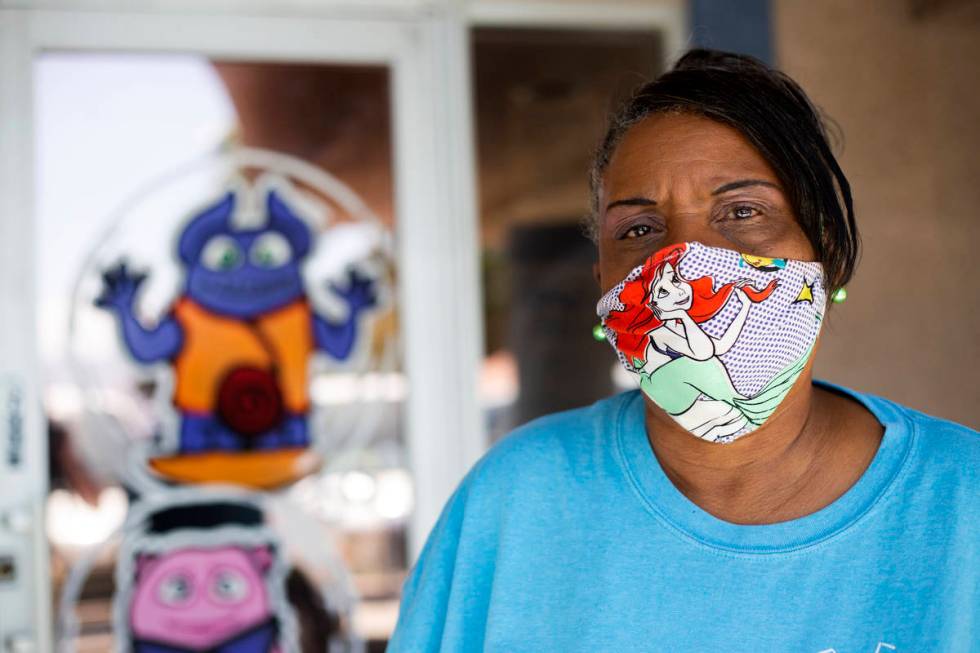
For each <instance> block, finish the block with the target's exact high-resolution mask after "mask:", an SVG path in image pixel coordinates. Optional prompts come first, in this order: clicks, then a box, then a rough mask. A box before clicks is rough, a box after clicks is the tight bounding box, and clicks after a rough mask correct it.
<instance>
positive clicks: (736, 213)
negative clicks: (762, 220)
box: [732, 206, 759, 220]
mask: <svg viewBox="0 0 980 653" xmlns="http://www.w3.org/2000/svg"><path fill="white" fill-rule="evenodd" d="M758 214H759V212H758V211H757V210H756V209H754V208H753V207H751V206H736V207H735V208H733V209H732V217H733V218H735V219H736V220H745V219H746V218H754V217H755V216H756V215H758Z"/></svg>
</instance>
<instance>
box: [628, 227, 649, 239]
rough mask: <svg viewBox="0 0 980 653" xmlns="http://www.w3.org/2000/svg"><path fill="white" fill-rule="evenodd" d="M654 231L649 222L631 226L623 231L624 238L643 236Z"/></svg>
mask: <svg viewBox="0 0 980 653" xmlns="http://www.w3.org/2000/svg"><path fill="white" fill-rule="evenodd" d="M651 231H652V229H651V228H650V225H648V224H638V225H634V226H632V227H630V228H629V229H627V230H626V232H625V233H623V235H622V237H623V238H642V237H643V236H646V235H647V234H649V233H650V232H651Z"/></svg>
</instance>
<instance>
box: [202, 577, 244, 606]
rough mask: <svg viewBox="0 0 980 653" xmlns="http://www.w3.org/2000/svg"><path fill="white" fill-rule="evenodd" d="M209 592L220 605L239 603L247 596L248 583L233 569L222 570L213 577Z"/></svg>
mask: <svg viewBox="0 0 980 653" xmlns="http://www.w3.org/2000/svg"><path fill="white" fill-rule="evenodd" d="M210 590H211V597H212V598H214V600H216V601H218V602H220V603H239V602H241V601H243V600H244V599H245V598H246V597H247V596H248V581H247V580H245V577H244V576H243V575H242V574H241V573H239V572H238V571H235V570H234V569H222V570H220V571H219V572H218V573H216V574H215V575H214V576H213V578H212V581H211V587H210Z"/></svg>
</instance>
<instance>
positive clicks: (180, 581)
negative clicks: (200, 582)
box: [157, 574, 194, 606]
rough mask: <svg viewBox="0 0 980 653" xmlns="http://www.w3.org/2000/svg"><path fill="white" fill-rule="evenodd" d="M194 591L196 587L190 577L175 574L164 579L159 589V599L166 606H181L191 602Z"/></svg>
mask: <svg viewBox="0 0 980 653" xmlns="http://www.w3.org/2000/svg"><path fill="white" fill-rule="evenodd" d="M193 591H194V586H193V583H192V582H191V579H190V577H189V576H186V575H184V574H173V575H172V576H168V577H166V578H164V579H163V582H161V583H160V585H159V586H158V587H157V598H158V599H160V602H161V603H163V604H164V605H173V606H179V605H182V604H184V603H187V602H188V601H190V599H191V594H192V593H193Z"/></svg>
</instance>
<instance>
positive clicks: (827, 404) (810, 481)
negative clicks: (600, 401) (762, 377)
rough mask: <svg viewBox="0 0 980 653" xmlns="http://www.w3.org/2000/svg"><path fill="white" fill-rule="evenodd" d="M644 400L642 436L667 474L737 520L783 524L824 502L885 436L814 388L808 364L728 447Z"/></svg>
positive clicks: (696, 498) (710, 508)
mask: <svg viewBox="0 0 980 653" xmlns="http://www.w3.org/2000/svg"><path fill="white" fill-rule="evenodd" d="M646 401H647V410H646V427H647V437H648V438H649V440H650V444H651V446H652V448H653V451H654V453H655V454H656V456H657V459H658V460H659V461H660V466H661V467H662V468H663V470H664V472H665V473H666V474H667V476H668V478H670V480H671V481H672V482H673V483H674V485H675V486H676V487H677V489H678V490H680V491H681V492H682V493H683V494H684V495H685V496H686V497H687V498H688V499H690V500H691V501H693V502H694V503H695V504H697V505H698V506H700V507H701V508H702V509H704V510H705V511H707V512H709V513H711V514H712V515H714V516H715V517H718V518H719V519H722V520H724V521H727V522H731V523H736V524H771V523H775V522H781V521H788V520H791V519H797V518H799V517H803V516H804V515H808V514H810V513H813V512H816V511H817V510H820V509H821V508H823V507H825V506H827V505H829V504H830V503H832V502H833V501H835V500H836V499H837V498H838V497H840V496H841V495H842V494H844V493H845V492H846V491H847V490H848V489H849V488H850V487H851V486H852V485H854V483H855V482H856V481H857V479H858V478H860V476H861V474H863V473H864V470H865V469H867V467H868V465H869V464H870V463H871V459H872V458H874V454H875V452H876V451H877V450H878V445H879V444H880V442H881V436H882V433H883V428H882V426H881V424H879V423H878V421H877V420H876V419H875V417H874V416H873V415H872V414H871V413H870V412H868V411H867V410H866V409H865V408H864V407H863V406H861V405H860V404H858V403H857V402H855V401H853V400H851V399H848V398H845V397H842V396H840V395H838V394H836V393H834V392H831V391H828V390H824V389H821V388H817V387H815V386H813V385H812V382H811V376H810V369H809V367H808V368H807V369H806V370H804V373H803V374H801V375H800V378H799V379H797V383H796V386H795V387H794V388H793V390H791V391H790V393H789V394H788V395H787V396H786V398H785V399H784V400H783V402H782V404H781V405H780V407H779V409H778V410H777V411H776V412H775V413H774V414H773V415H772V417H771V418H770V419H769V420H767V421H766V423H765V424H763V425H762V426H760V427H759V428H758V429H756V430H755V431H754V432H753V433H751V434H750V435H747V436H745V437H743V438H739V439H737V440H735V441H734V442H732V443H730V444H717V443H713V442H706V441H704V440H699V439H697V438H696V437H694V436H693V435H691V434H690V433H689V432H687V431H686V430H684V429H683V428H681V427H680V426H679V425H678V424H677V423H676V422H675V421H674V420H673V418H671V417H670V416H669V415H667V414H666V413H664V411H662V410H661V409H660V408H658V407H657V406H655V405H654V404H653V403H652V402H651V401H650V399H649V398H647V399H646Z"/></svg>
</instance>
